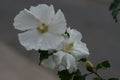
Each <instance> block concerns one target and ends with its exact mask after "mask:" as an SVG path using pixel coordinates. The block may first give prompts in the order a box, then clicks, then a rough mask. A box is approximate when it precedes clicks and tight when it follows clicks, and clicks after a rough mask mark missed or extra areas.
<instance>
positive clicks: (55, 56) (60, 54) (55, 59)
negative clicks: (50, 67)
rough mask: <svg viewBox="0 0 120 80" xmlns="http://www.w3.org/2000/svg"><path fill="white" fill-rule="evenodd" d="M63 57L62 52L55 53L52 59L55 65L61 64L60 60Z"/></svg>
mask: <svg viewBox="0 0 120 80" xmlns="http://www.w3.org/2000/svg"><path fill="white" fill-rule="evenodd" d="M64 55H65V53H64V52H63V51H58V52H57V53H54V55H53V58H54V61H55V63H56V64H57V65H59V64H60V63H61V62H62V58H63V56H64Z"/></svg>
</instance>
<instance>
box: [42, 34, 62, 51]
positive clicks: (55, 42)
mask: <svg viewBox="0 0 120 80" xmlns="http://www.w3.org/2000/svg"><path fill="white" fill-rule="evenodd" d="M63 40H64V38H63V36H61V35H57V34H51V33H45V34H43V39H42V42H41V43H40V44H41V50H49V49H56V48H57V47H58V46H59V45H60V44H61V42H62V41H63Z"/></svg>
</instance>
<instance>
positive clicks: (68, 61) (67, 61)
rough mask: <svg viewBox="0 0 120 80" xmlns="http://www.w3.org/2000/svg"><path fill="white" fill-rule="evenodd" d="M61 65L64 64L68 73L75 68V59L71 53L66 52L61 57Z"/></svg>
mask: <svg viewBox="0 0 120 80" xmlns="http://www.w3.org/2000/svg"><path fill="white" fill-rule="evenodd" d="M62 65H64V66H66V69H68V70H69V72H70V73H72V72H74V71H76V70H77V67H76V60H75V58H74V57H73V56H72V55H71V54H66V55H65V56H64V57H63V59H62Z"/></svg>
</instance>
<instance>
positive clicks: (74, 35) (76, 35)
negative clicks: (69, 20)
mask: <svg viewBox="0 0 120 80" xmlns="http://www.w3.org/2000/svg"><path fill="white" fill-rule="evenodd" d="M67 32H68V33H69V34H70V38H69V40H70V41H74V42H75V41H80V40H81V39H82V34H81V33H80V32H79V31H77V30H75V29H70V28H68V29H67Z"/></svg>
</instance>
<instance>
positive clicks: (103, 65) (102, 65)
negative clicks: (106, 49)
mask: <svg viewBox="0 0 120 80" xmlns="http://www.w3.org/2000/svg"><path fill="white" fill-rule="evenodd" d="M108 68H110V63H109V61H103V62H101V63H99V64H98V65H97V66H96V70H99V69H108Z"/></svg>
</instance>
